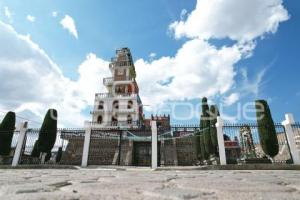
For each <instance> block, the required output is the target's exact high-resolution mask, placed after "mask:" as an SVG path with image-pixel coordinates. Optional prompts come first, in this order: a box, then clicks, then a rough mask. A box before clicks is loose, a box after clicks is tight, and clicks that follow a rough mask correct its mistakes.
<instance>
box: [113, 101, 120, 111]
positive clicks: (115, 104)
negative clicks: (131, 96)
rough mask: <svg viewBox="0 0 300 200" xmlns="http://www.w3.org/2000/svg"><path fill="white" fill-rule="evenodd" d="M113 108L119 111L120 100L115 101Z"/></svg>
mask: <svg viewBox="0 0 300 200" xmlns="http://www.w3.org/2000/svg"><path fill="white" fill-rule="evenodd" d="M113 108H114V109H119V101H118V100H115V101H114V102H113Z"/></svg>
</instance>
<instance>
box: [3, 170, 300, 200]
mask: <svg viewBox="0 0 300 200" xmlns="http://www.w3.org/2000/svg"><path fill="white" fill-rule="evenodd" d="M0 199H5V200H9V199H13V200H15V199H16V200H18V199H20V200H27V199H28V200H35V199H49V200H55V199H69V200H84V199H93V200H94V199H101V200H102V199H122V200H123V199H149V200H150V199H151V200H153V199H186V200H189V199H272V200H275V199H280V200H282V199H289V200H290V199H300V171H219V170H217V171H202V170H187V171H184V170H178V171H174V170H170V171H151V170H148V169H132V170H127V171H124V170H109V169H80V170H71V169H5V170H0Z"/></svg>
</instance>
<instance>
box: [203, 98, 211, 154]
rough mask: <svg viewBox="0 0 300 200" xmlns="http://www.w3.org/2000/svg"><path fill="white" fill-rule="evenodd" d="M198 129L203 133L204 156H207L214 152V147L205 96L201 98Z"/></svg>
mask: <svg viewBox="0 0 300 200" xmlns="http://www.w3.org/2000/svg"><path fill="white" fill-rule="evenodd" d="M200 129H201V131H202V134H203V142H204V149H205V156H206V157H207V155H208V156H209V155H211V154H214V148H213V145H212V142H211V136H210V114H209V106H208V103H207V98H206V97H204V98H203V99H202V116H201V121H200Z"/></svg>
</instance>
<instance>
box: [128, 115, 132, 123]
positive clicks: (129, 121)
mask: <svg viewBox="0 0 300 200" xmlns="http://www.w3.org/2000/svg"><path fill="white" fill-rule="evenodd" d="M127 124H132V116H131V115H127Z"/></svg>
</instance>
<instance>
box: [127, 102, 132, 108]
mask: <svg viewBox="0 0 300 200" xmlns="http://www.w3.org/2000/svg"><path fill="white" fill-rule="evenodd" d="M132 107H133V102H132V101H128V103H127V108H128V109H131V108H132Z"/></svg>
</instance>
